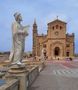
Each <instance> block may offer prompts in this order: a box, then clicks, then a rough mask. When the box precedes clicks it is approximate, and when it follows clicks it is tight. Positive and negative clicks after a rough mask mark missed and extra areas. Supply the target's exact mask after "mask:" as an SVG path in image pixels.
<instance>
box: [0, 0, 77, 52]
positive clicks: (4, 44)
mask: <svg viewBox="0 0 78 90" xmlns="http://www.w3.org/2000/svg"><path fill="white" fill-rule="evenodd" d="M15 12H20V13H21V14H22V17H23V23H22V24H23V25H30V29H29V36H28V37H27V38H26V45H25V51H31V50H32V25H33V22H34V18H36V21H37V24H38V32H39V33H40V34H41V33H45V34H46V32H47V23H48V22H49V21H53V20H55V19H56V16H58V17H59V19H61V20H64V21H65V22H67V23H68V24H67V32H68V33H73V32H74V33H75V52H76V53H78V48H77V46H78V37H77V36H78V33H77V32H78V0H0V37H1V38H0V51H9V50H11V47H12V33H11V24H12V22H13V21H14V17H13V14H14V13H15Z"/></svg>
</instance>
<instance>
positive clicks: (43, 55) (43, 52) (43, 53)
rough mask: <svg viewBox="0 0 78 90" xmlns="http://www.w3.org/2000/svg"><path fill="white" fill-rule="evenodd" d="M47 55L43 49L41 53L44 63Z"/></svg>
mask: <svg viewBox="0 0 78 90" xmlns="http://www.w3.org/2000/svg"><path fill="white" fill-rule="evenodd" d="M45 53H46V49H45V48H42V51H41V60H42V61H44V60H46V56H45Z"/></svg>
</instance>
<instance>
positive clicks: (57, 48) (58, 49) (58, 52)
mask: <svg viewBox="0 0 78 90" xmlns="http://www.w3.org/2000/svg"><path fill="white" fill-rule="evenodd" d="M59 55H60V48H59V47H55V49H54V56H55V57H56V56H59Z"/></svg>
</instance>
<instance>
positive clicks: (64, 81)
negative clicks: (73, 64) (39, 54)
mask: <svg viewBox="0 0 78 90" xmlns="http://www.w3.org/2000/svg"><path fill="white" fill-rule="evenodd" d="M54 70H55V71H56V72H57V73H56V75H55V74H54V72H53V71H54ZM63 70H65V72H64V71H63ZM71 70H72V69H71ZM71 70H69V69H67V68H65V67H63V65H61V64H60V63H59V64H58V63H48V64H47V65H46V68H45V69H44V70H43V71H42V72H41V73H40V75H39V77H38V78H37V79H36V81H35V82H34V83H33V84H32V85H31V87H29V89H28V90H78V77H74V75H75V74H76V73H78V72H77V71H78V70H77V69H76V70H75V71H76V73H75V71H73V70H72V72H70V71H71ZM58 72H60V73H58ZM72 73H74V74H73V77H72V76H71V75H70V74H72ZM61 74H63V75H61ZM64 74H65V75H64ZM66 74H67V75H69V77H68V76H66ZM77 76H78V75H77Z"/></svg>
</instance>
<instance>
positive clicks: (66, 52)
mask: <svg viewBox="0 0 78 90" xmlns="http://www.w3.org/2000/svg"><path fill="white" fill-rule="evenodd" d="M47 26H48V30H47V35H44V34H43V35H39V34H38V30H37V24H36V21H34V24H33V56H40V55H41V51H42V49H43V48H45V50H46V55H47V57H48V59H64V58H66V57H74V48H75V47H74V33H72V34H68V33H66V32H67V29H66V26H67V23H66V22H64V21H61V20H59V19H56V20H54V21H52V22H49V23H48V24H47Z"/></svg>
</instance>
